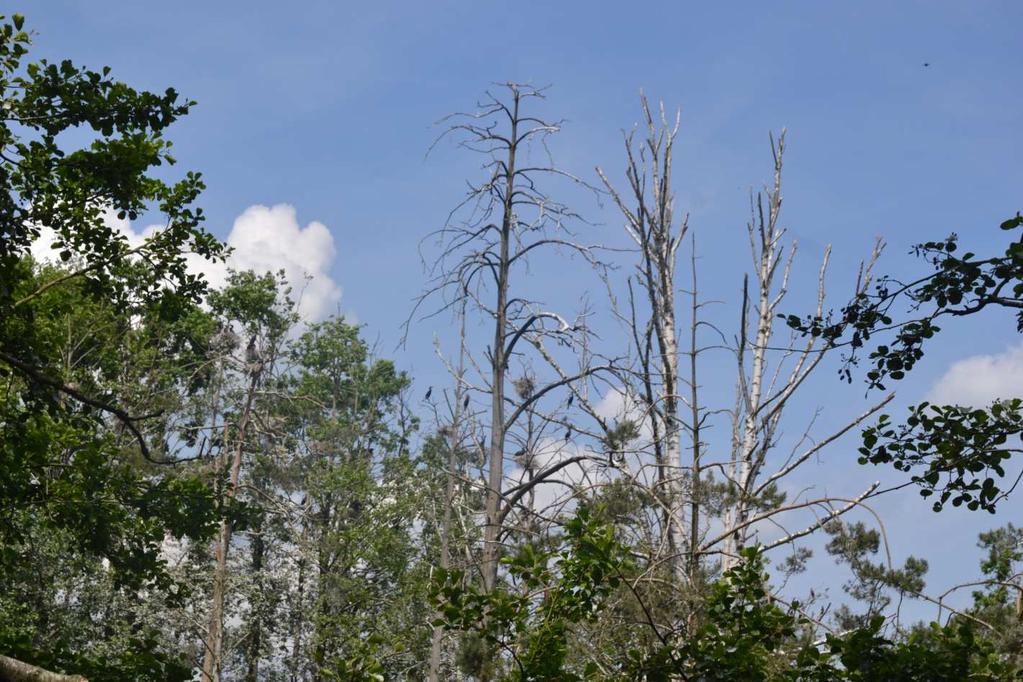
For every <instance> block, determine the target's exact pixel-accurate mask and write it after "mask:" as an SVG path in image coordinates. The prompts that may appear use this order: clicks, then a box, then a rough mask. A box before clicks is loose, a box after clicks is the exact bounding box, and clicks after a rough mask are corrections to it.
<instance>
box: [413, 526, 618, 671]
mask: <svg viewBox="0 0 1023 682" xmlns="http://www.w3.org/2000/svg"><path fill="white" fill-rule="evenodd" d="M562 543H563V544H562V547H561V548H560V549H559V550H557V551H554V552H548V553H545V552H540V551H537V550H536V549H535V547H534V546H533V545H528V544H527V545H524V546H522V547H521V548H520V549H519V551H518V553H517V554H515V555H514V556H510V557H506V558H504V559H503V560H502V563H503V564H504V566H505V568H506V569H507V572H508V579H509V581H510V584H508V585H501V586H499V587H497V588H496V589H494V590H493V591H491V592H486V591H484V590H482V589H481V588H480V587H479V586H478V585H477V584H476V583H475V582H469V581H467V580H466V575H465V572H464V571H461V570H449V571H435V573H434V580H435V583H434V591H433V599H434V601H435V603H436V605H437V608H438V612H439V613H440V618H439V620H438V621H437V624H438V625H442V626H443V627H445V628H447V629H453V630H463V631H468V632H472V633H473V634H474V635H475V636H476V637H477V638H479V640H481V641H482V642H483V643H485V644H486V645H489V646H491V647H495V648H497V649H500V650H502V651H504V652H507V653H508V655H509V656H510V657H511V659H512V661H513V662H514V664H513V665H512V666H511V670H510V671H509V672H508V675H507V677H506V678H507V679H510V680H552V681H553V680H565V681H568V680H581V679H585V678H586V677H591V675H590V673H591V672H592V671H572V670H570V669H568V667H567V666H566V659H567V656H568V653H569V652H568V636H569V633H570V630H571V628H572V626H573V625H575V624H578V623H581V622H585V621H587V620H590V619H592V618H594V617H596V616H597V614H598V613H599V612H600V609H601V608H602V606H603V604H604V603H605V601H606V600H607V599H608V597H609V596H610V595H611V594H612V593H613V592H614V591H615V590H616V589H618V587H619V585H620V584H621V580H622V577H623V571H625V570H627V569H628V567H629V560H628V558H627V555H626V553H625V550H624V547H622V545H621V544H620V543H619V542H618V541H617V540H616V539H615V536H614V529H613V528H612V527H611V526H609V525H606V524H600V523H598V522H597V521H595V519H594V517H593V515H592V514H591V512H590V510H589V509H588V508H586V507H582V508H580V510H579V512H578V514H577V515H576V516H575V517H574V518H573V519H571V520H570V521H568V522H567V523H566V524H565V535H564V537H563V539H562ZM584 673H585V675H586V677H584V676H583V675H584Z"/></svg>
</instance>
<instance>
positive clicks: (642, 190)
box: [597, 97, 695, 580]
mask: <svg viewBox="0 0 1023 682" xmlns="http://www.w3.org/2000/svg"><path fill="white" fill-rule="evenodd" d="M641 102H642V106H643V114H644V117H645V119H646V126H647V136H646V139H645V140H644V142H643V144H642V149H641V152H640V159H637V155H636V152H635V150H634V147H633V137H632V135H631V134H630V135H628V136H627V137H626V139H625V150H626V154H627V156H628V165H627V166H626V171H625V172H626V177H627V179H628V182H629V189H630V191H631V196H630V197H629V198H630V200H631V201H632V202H634V203H635V208H633V207H631V206H630V205H629V204H628V203H626V201H625V199H624V198H623V197H622V196H621V195H620V194H619V193H618V192H617V190H615V188H614V186H613V185H612V184H611V182H610V180H608V178H607V177H606V176H605V175H604V173H603V172H602V171H601V170H600V169H599V168H598V169H597V172H598V174H599V175H600V178H601V180H602V181H603V183H604V186H605V187H606V188H607V190H608V191H609V192H610V193H611V196H612V198H613V199H614V201H615V203H616V204H617V206H618V208H619V210H620V211H621V212H622V214H623V215H624V217H625V219H626V231H627V232H628V233H629V236H630V237H631V238H632V240H633V241H634V242H635V243H636V245H637V246H638V247H639V251H640V265H639V267H638V270H639V283H640V285H641V286H642V287H643V291H644V292H645V294H646V298H647V303H648V305H649V307H650V312H649V319H648V321H647V333H646V334H645V338H646V341H645V342H644V343H643V344H642V346H643V347H642V348H637V351H639V353H640V355H641V358H642V359H641V365H642V366H641V368H640V374H641V376H640V380H641V381H642V383H643V385H644V391H645V394H646V401H647V403H648V405H647V410H648V413H649V420H650V422H651V428H652V431H653V434H654V452H655V455H656V459H657V491H656V497H657V498H658V499H660V500H661V505H662V514H661V518H662V528H661V533H662V535H663V537H664V540H665V541H666V542H665V543H664V544H666V545H667V547H668V551H669V554H670V557H669V558H670V565H671V566H672V569H673V574H674V576H675V578H676V579H677V580H682V579H684V578H685V576H686V571H685V568H684V566H685V563H686V562H685V560H684V555H683V552H684V551H685V547H686V544H687V538H686V534H685V529H684V524H683V521H682V518H681V517H682V509H683V504H684V503H683V491H682V475H681V471H682V424H683V423H682V420H681V416H680V413H679V404H680V402H681V401H680V398H681V396H680V393H679V383H680V382H679V364H678V363H679V348H678V330H677V325H676V317H675V310H676V307H675V305H676V304H675V267H676V256H677V252H678V247H679V246H680V245H681V243H682V239H683V237H684V236H685V234H686V232H687V230H688V226H687V223H686V220H685V219H684V218H683V219H682V221H681V222H680V223H679V225H678V227H677V229H676V227H675V224H674V194H673V192H672V189H671V175H672V152H673V149H674V142H675V137H676V135H677V134H678V128H679V120H678V117H677V116H676V119H675V123H674V126H672V127H669V125H668V121H667V119H666V117H665V115H664V110H663V107H662V109H661V116H660V125H659V126H658V124H657V123H656V122H655V120H654V116H653V113H652V112H651V111H650V105H649V103H648V102H647V100H646V98H645V97H642V98H641ZM647 157H648V158H649V161H648V162H647V164H646V165H645V166H644V165H643V163H642V161H643V160H645V159H646V158H647ZM648 181H649V185H648V184H647V183H648ZM634 316H635V311H633V317H634ZM633 336H634V339H635V341H636V343H637V345H641V344H640V343H639V336H640V335H639V333H638V330H637V329H633ZM652 342H656V346H657V348H656V356H655V357H651V354H652V350H653V349H652V348H651V347H650V346H651V343H652ZM694 390H695V389H694ZM662 431H663V435H662V433H661V432H662ZM690 555H691V552H690ZM690 558H691V556H690Z"/></svg>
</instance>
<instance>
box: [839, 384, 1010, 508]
mask: <svg viewBox="0 0 1023 682" xmlns="http://www.w3.org/2000/svg"><path fill="white" fill-rule="evenodd" d="M1020 433H1023V400H1020V399H1019V398H1013V399H1011V400H1002V401H996V402H995V403H993V404H992V405H991V407H990V408H989V409H987V410H981V409H972V408H968V407H962V406H958V405H931V404H930V403H926V402H924V403H921V404H920V405H916V406H914V407H911V408H910V411H909V416H908V417H907V418H906V421H905V423H903V424H897V425H896V424H892V422H891V418H890V417H889V416H888V415H882V416H881V417H880V418H879V419H878V423H877V424H876V425H874V426H871V427H869V428H867V429H866V430H864V432H863V446H862V447H861V448H860V449H859V451H860V457H859V461H860V464H866V463H867V462H870V463H871V464H891V465H892V466H893V467H895V469H897V470H899V471H903V472H907V473H909V472H915V471H920V472H919V473H913V476H912V481H913V482H914V483H916V484H917V485H919V486H920V494H921V495H922V496H923V497H931V496H933V495H936V496H937V499H935V500H934V511H941V510H942V509H943V508H944V506H945V504H946V503H948V502H949V501H950V500H951V503H952V506H953V507H958V506H960V505H963V504H965V505H966V506H967V508H968V509H970V510H976V509H983V510H985V511H988V512H990V513H992V514H993V513H995V509H996V506H997V504H998V502H999V501H1000V500H1002V499H1004V498H1005V496H1006V495H1008V494H1009V492H1011V489H1010V490H1006V491H1003V490H1002V489H1001V487H1000V485H999V480H1000V479H1002V478H1004V477H1005V466H1004V465H1005V463H1006V460H1008V459H1009V458H1010V457H1011V456H1012V455H1013V454H1014V453H1018V452H1019V451H1020V450H1019V448H1018V447H1013V446H1012V445H1011V444H1010V439H1013V440H1015V439H1016V438H1018V437H1019V435H1020ZM921 470H922V471H921ZM1013 487H1015V486H1013Z"/></svg>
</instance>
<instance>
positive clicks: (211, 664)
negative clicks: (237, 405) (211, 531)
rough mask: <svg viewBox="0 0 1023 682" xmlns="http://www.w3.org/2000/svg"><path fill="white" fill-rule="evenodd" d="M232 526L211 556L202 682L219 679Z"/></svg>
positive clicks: (237, 462)
mask: <svg viewBox="0 0 1023 682" xmlns="http://www.w3.org/2000/svg"><path fill="white" fill-rule="evenodd" d="M261 374H262V365H258V366H257V367H256V368H253V369H252V371H251V379H250V381H249V388H248V391H247V392H246V395H245V407H244V408H243V410H242V415H241V420H240V421H239V422H238V442H237V445H236V446H235V451H234V459H233V460H232V462H231V474H230V483H229V486H228V489H227V497H228V498H233V497H234V496H235V493H236V492H237V490H238V478H239V474H240V472H241V466H242V452H243V451H244V449H245V434H246V431H247V430H248V427H249V420H250V418H251V416H252V402H253V400H254V398H255V395H256V387H257V386H258V385H259V379H260V375H261ZM231 531H232V528H231V522H230V520H228V519H224V520H222V521H221V522H220V535H219V537H218V538H217V542H216V546H215V548H214V554H215V557H216V562H217V564H216V568H215V569H214V573H213V597H212V603H211V605H210V622H209V628H208V630H207V635H206V654H205V656H204V657H203V663H202V680H203V682H218V681H219V679H220V667H221V663H222V660H221V656H222V654H223V646H224V641H223V640H224V598H225V595H226V592H227V553H228V549H229V547H230V545H231Z"/></svg>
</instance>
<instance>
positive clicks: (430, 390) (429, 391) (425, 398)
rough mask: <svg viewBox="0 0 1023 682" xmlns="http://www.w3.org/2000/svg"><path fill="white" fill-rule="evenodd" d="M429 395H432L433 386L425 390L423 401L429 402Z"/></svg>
mask: <svg viewBox="0 0 1023 682" xmlns="http://www.w3.org/2000/svg"><path fill="white" fill-rule="evenodd" d="M431 395H433V386H430V387H429V388H427V389H426V395H424V396H423V400H429V399H430V396H431Z"/></svg>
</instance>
